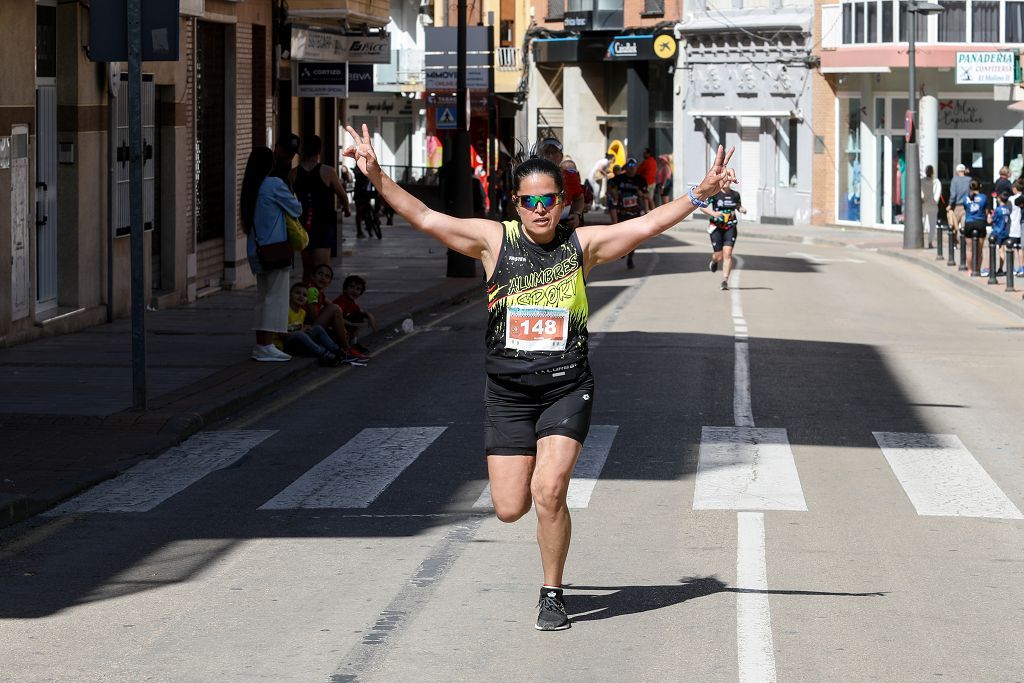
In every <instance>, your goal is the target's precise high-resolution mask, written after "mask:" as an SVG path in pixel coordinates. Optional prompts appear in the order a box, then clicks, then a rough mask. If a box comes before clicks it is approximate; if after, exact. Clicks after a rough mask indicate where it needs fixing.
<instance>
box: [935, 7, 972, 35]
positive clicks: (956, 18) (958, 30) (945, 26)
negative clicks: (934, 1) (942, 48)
mask: <svg viewBox="0 0 1024 683" xmlns="http://www.w3.org/2000/svg"><path fill="white" fill-rule="evenodd" d="M939 5H940V6H941V7H942V12H940V13H939V37H938V40H939V42H940V43H963V42H966V41H967V3H966V2H963V0H939Z"/></svg>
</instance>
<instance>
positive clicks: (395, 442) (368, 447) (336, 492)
mask: <svg viewBox="0 0 1024 683" xmlns="http://www.w3.org/2000/svg"><path fill="white" fill-rule="evenodd" d="M445 429H446V427H397V428H396V427H379V428H371V429H364V430H362V431H361V432H359V433H358V434H356V435H355V436H354V437H353V438H352V439H350V440H349V441H348V442H347V443H345V444H344V445H343V446H342V447H341V448H339V449H338V450H336V451H334V452H333V453H331V454H330V455H329V456H327V457H326V458H324V459H323V460H321V461H320V462H319V463H317V464H316V465H315V466H314V467H312V468H310V469H309V470H308V471H307V472H306V473H305V474H303V475H302V476H301V477H299V478H298V479H296V480H295V481H294V482H292V484H291V485H290V486H288V488H286V489H284V490H283V491H281V492H280V493H279V494H277V495H276V496H274V497H273V498H271V499H270V500H268V501H267V502H266V503H264V504H263V505H261V506H260V510H296V509H322V508H332V509H340V508H365V507H369V506H370V504H371V503H372V502H373V501H374V500H376V499H377V496H379V495H380V494H381V493H382V492H383V491H384V489H386V488H387V487H388V486H389V485H390V484H391V482H393V481H394V480H395V479H397V478H398V475H400V474H401V473H402V472H403V471H405V468H406V467H408V466H409V465H410V464H412V462H413V461H414V460H415V459H416V458H418V457H419V456H420V454H421V453H422V452H423V451H425V450H426V449H427V448H428V447H429V446H430V444H432V443H433V442H434V440H435V439H437V437H439V436H441V434H442V433H443V432H444V430H445Z"/></svg>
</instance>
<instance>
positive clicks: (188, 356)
mask: <svg viewBox="0 0 1024 683" xmlns="http://www.w3.org/2000/svg"><path fill="white" fill-rule="evenodd" d="M598 220H599V219H598ZM705 227H706V223H705V222H704V221H702V220H688V221H684V222H683V223H681V224H680V225H679V226H677V227H676V228H675V229H674V230H676V231H681V232H687V233H689V232H692V233H701V234H703V233H704V232H705ZM345 228H346V233H347V232H348V231H350V230H352V227H351V223H350V222H346V225H345ZM740 231H741V234H742V235H743V236H745V237H750V238H757V239H770V240H781V241H786V242H792V243H794V244H823V245H830V246H845V247H849V248H852V249H870V250H878V251H880V252H882V253H886V254H889V255H892V256H893V257H895V258H899V259H902V260H903V261H909V262H911V263H915V264H917V265H919V266H921V267H923V268H928V269H930V270H933V271H936V272H938V273H940V274H941V275H942V276H943V277H946V278H948V279H950V280H951V281H953V282H955V283H956V284H957V285H958V286H960V287H964V288H966V289H968V290H969V291H971V292H973V293H975V294H977V295H978V296H979V297H983V298H985V299H988V300H990V301H993V302H995V303H997V304H999V305H1001V306H1003V307H1004V308H1006V309H1007V310H1010V311H1013V312H1014V313H1016V314H1018V315H1020V316H1021V317H1024V301H1022V300H1021V294H1020V293H1013V294H1009V293H1005V292H1004V291H1003V290H1004V289H1005V281H1004V280H1003V279H1002V278H1001V279H1000V284H999V285H998V286H995V285H987V284H986V282H987V278H977V277H976V278H968V277H966V276H965V275H964V274H962V273H958V272H957V270H956V268H955V267H947V266H946V265H945V263H946V261H945V260H943V261H936V260H935V252H934V251H931V250H928V251H925V250H915V251H904V250H903V249H902V234H901V233H899V232H889V231H882V230H871V229H844V228H836V227H815V226H806V225H795V226H794V225H768V224H759V223H752V222H743V223H742V224H741V226H740ZM342 246H343V251H342V254H341V259H340V260H341V266H340V267H339V266H338V261H337V260H336V262H335V272H336V277H335V282H334V284H333V285H332V287H331V289H330V293H331V294H335V293H338V292H340V291H341V280H342V279H343V278H344V276H345V275H346V274H349V273H359V274H361V275H363V276H364V277H366V278H367V280H368V283H369V288H368V289H367V292H366V294H365V295H364V296H363V298H362V299H361V303H363V305H364V306H365V307H366V308H367V309H370V310H372V311H373V312H374V314H375V315H376V316H377V319H378V321H379V322H380V324H381V333H380V337H381V338H383V337H385V336H389V335H392V334H395V332H394V330H395V328H398V327H400V325H401V322H402V320H404V319H405V318H407V317H415V316H417V315H425V314H426V313H428V312H429V311H431V310H432V309H437V308H440V307H443V306H447V305H450V304H452V303H454V302H459V301H463V300H465V299H467V298H473V297H479V296H480V295H481V294H482V284H481V283H482V277H481V278H470V279H461V278H447V277H445V268H446V251H445V249H444V247H442V246H440V245H439V244H437V243H436V242H435V241H433V240H432V239H430V238H427V237H424V236H423V235H421V234H419V233H417V232H415V231H413V230H412V229H411V228H409V226H408V225H406V224H404V223H400V222H398V221H397V220H396V225H395V226H394V227H387V226H385V227H384V239H383V240H381V241H377V240H375V239H356V238H355V237H348V238H347V241H345V242H344V243H343V245H342ZM296 275H297V274H296ZM1019 286H1020V288H1021V289H1022V290H1024V282H1021V283H1020V285H1019ZM254 302H255V290H254V289H249V290H244V291H235V292H221V293H218V294H215V295H212V296H210V297H208V298H205V299H202V300H200V301H198V302H196V303H195V304H192V305H189V306H185V307H182V308H177V309H169V310H161V311H149V312H147V314H146V331H147V335H146V342H147V360H148V386H149V410H148V411H147V412H145V413H141V412H137V411H133V410H131V399H132V391H131V339H130V336H131V334H130V333H131V325H130V321H129V320H119V321H116V322H114V323H112V324H109V325H101V326H99V327H95V328H91V329H88V330H83V331H81V332H77V333H74V334H69V335H65V336H60V337H50V338H46V339H41V340H38V341H35V342H31V343H28V344H24V345H22V346H17V347H14V348H10V349H0V527H2V526H5V525H8V524H11V523H14V522H16V521H18V520H21V519H24V518H25V517H28V516H31V515H33V514H35V513H37V512H39V511H41V510H44V509H46V508H47V507H50V506H52V505H54V504H56V503H57V502H58V501H60V500H63V499H64V498H67V497H69V496H71V495H73V494H74V493H76V492H77V491H80V490H82V489H84V488H87V487H89V486H92V485H94V484H96V483H98V482H100V481H102V480H104V479H107V478H109V477H112V476H114V475H116V474H117V473H118V472H120V471H122V470H124V469H125V468H127V467H129V466H131V465H132V464H134V463H136V462H138V461H139V460H141V459H143V458H146V457H150V456H152V455H154V454H157V453H160V452H162V451H164V450H166V449H167V448H169V447H171V446H173V445H175V444H177V443H179V442H180V441H182V440H183V439H185V438H187V437H188V436H190V435H191V434H193V433H195V432H197V431H199V430H200V429H201V428H202V427H203V426H204V425H209V424H211V423H213V422H216V421H217V420H219V419H221V418H223V417H226V416H227V415H229V414H231V413H233V412H235V411H237V410H240V409H242V408H244V407H245V406H248V405H251V404H253V403H255V402H256V401H258V400H259V399H260V397H262V396H265V395H266V394H268V393H270V392H271V391H274V390H275V389H278V388H280V387H282V386H284V385H286V384H287V383H288V382H291V381H294V380H295V379H296V378H298V377H299V376H301V375H303V374H305V373H307V372H313V371H320V372H329V371H330V370H327V369H324V370H317V365H316V362H315V361H314V360H313V359H308V358H294V359H292V360H291V361H289V362H288V363H256V362H254V361H251V360H249V351H250V349H251V348H252V345H253V333H252V331H251V329H250V328H251V324H252V307H253V304H254ZM373 342H374V340H373V339H370V340H368V344H369V345H370V346H371V347H372V346H373ZM353 371H359V372H372V371H373V368H372V363H371V367H369V368H355V369H353Z"/></svg>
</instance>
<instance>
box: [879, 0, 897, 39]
mask: <svg viewBox="0 0 1024 683" xmlns="http://www.w3.org/2000/svg"><path fill="white" fill-rule="evenodd" d="M894 35H895V34H894V32H893V23H892V2H891V1H890V0H883V2H882V40H881V42H883V43H891V42H893V38H894Z"/></svg>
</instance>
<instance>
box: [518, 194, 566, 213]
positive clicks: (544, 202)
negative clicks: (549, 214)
mask: <svg viewBox="0 0 1024 683" xmlns="http://www.w3.org/2000/svg"><path fill="white" fill-rule="evenodd" d="M516 199H517V201H518V202H519V206H521V207H523V208H524V209H530V210H531V211H532V210H534V209H536V208H537V207H538V206H543V207H544V208H545V209H550V208H551V207H552V206H554V205H555V204H557V203H558V202H560V201H561V200H562V193H561V192H554V193H550V194H524V195H519V197H517V198H516Z"/></svg>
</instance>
